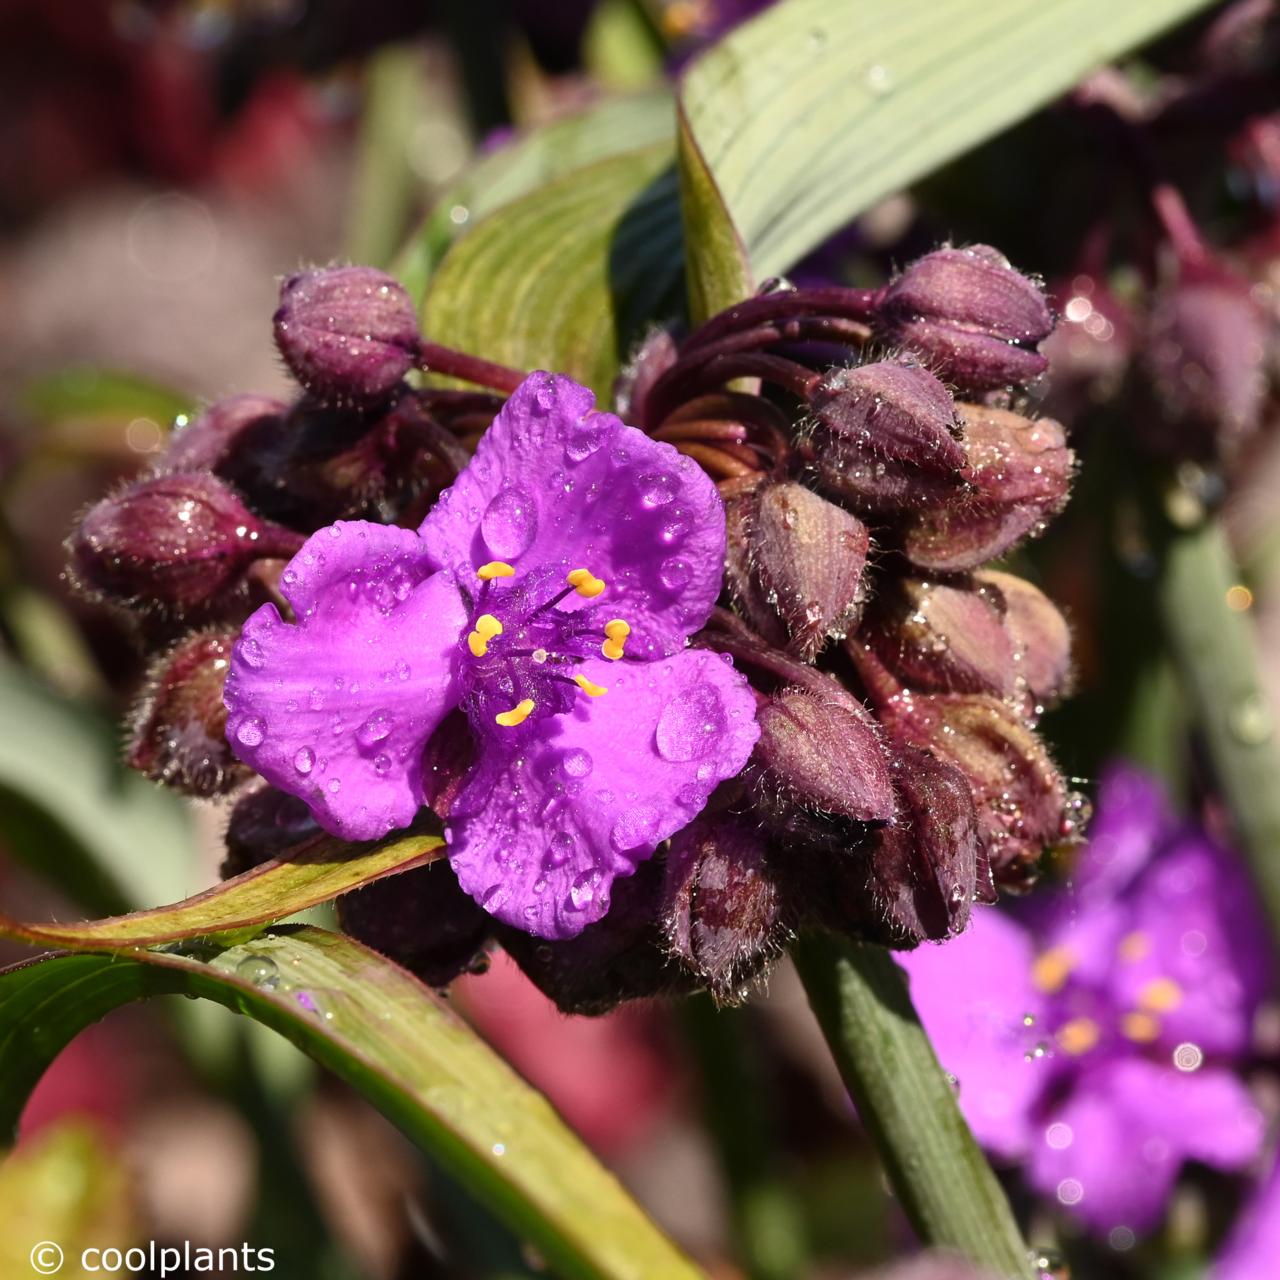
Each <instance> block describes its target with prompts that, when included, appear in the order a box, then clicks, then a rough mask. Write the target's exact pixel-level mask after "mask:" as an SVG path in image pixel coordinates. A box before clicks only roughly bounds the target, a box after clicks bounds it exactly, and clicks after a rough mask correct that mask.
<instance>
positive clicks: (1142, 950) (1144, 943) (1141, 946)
mask: <svg viewBox="0 0 1280 1280" xmlns="http://www.w3.org/2000/svg"><path fill="white" fill-rule="evenodd" d="M1150 951H1151V939H1150V938H1148V937H1147V935H1146V934H1145V933H1143V932H1142V931H1141V930H1140V929H1135V930H1134V931H1133V932H1132V933H1126V934H1125V935H1124V937H1123V938H1121V939H1120V945H1119V946H1118V947H1116V954H1117V955H1118V956H1119V957H1120V959H1121V960H1123V961H1124V962H1125V964H1137V963H1138V961H1139V960H1145V959H1146V957H1147V955H1148V954H1149V953H1150Z"/></svg>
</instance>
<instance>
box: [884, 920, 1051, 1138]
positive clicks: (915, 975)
mask: <svg viewBox="0 0 1280 1280" xmlns="http://www.w3.org/2000/svg"><path fill="white" fill-rule="evenodd" d="M898 961H899V963H900V964H901V965H902V967H903V968H904V969H906V971H907V973H908V974H909V975H910V978H911V998H912V1000H913V1001H914V1002H915V1006H916V1009H917V1010H918V1011H919V1014H920V1019H921V1021H922V1022H923V1023H924V1026H925V1029H926V1030H927V1031H928V1033H929V1037H930V1039H931V1040H932V1041H933V1044H934V1048H935V1049H936V1050H937V1053H938V1058H939V1060H940V1061H941V1063H942V1066H943V1068H944V1069H945V1070H947V1071H949V1072H951V1074H952V1075H954V1076H955V1078H956V1079H957V1080H958V1081H959V1082H960V1109H961V1110H962V1111H963V1112H964V1115H965V1119H966V1120H968V1122H969V1126H970V1128H972V1129H973V1132H974V1134H975V1136H976V1137H977V1139H978V1141H979V1142H981V1143H982V1145H983V1146H985V1147H987V1148H988V1149H989V1150H991V1151H993V1152H995V1153H996V1154H997V1155H1000V1156H1003V1157H1005V1158H1006V1159H1018V1158H1020V1157H1021V1156H1022V1155H1024V1154H1025V1152H1026V1150H1027V1147H1028V1145H1029V1143H1030V1140H1031V1134H1032V1112H1033V1109H1034V1108H1035V1106H1036V1103H1037V1101H1038V1100H1039V1098H1040V1095H1041V1093H1042V1092H1043V1090H1044V1088H1045V1086H1046V1084H1047V1083H1048V1080H1049V1075H1050V1069H1051V1064H1050V1061H1049V1060H1048V1059H1047V1058H1043V1057H1036V1056H1035V1055H1034V1053H1033V1050H1034V1048H1035V1045H1036V1044H1037V1042H1038V1041H1039V1040H1040V1039H1041V1038H1042V1036H1043V1034H1044V1032H1043V1030H1042V1029H1041V1024H1042V1023H1043V1021H1044V1009H1045V998H1044V996H1043V995H1041V993H1040V992H1039V991H1037V990H1036V989H1035V987H1034V986H1033V985H1032V983H1031V979H1030V972H1031V961H1032V945H1031V939H1030V938H1029V937H1028V935H1027V934H1026V932H1025V931H1024V930H1023V929H1022V928H1021V927H1020V926H1019V925H1017V924H1016V923H1014V921H1012V920H1010V919H1009V918H1008V917H1007V916H1004V915H1001V914H1000V913H999V912H998V911H993V910H988V909H985V908H978V909H976V910H975V911H974V913H973V920H972V923H971V924H970V926H969V928H968V929H967V930H966V931H965V932H964V933H962V934H960V935H959V936H958V937H956V938H952V939H951V941H949V942H946V943H942V944H941V945H938V946H923V947H920V948H919V949H918V950H915V951H912V952H908V953H906V954H904V955H901V956H899V957H898ZM1027 1018H1030V1019H1031V1024H1030V1025H1028V1023H1027ZM1029 1053H1030V1054H1032V1056H1031V1059H1030V1061H1028V1056H1027V1055H1028V1054H1029Z"/></svg>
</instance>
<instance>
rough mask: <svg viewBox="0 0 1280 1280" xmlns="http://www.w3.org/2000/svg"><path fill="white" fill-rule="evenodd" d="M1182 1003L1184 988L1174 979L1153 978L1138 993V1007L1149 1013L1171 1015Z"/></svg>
mask: <svg viewBox="0 0 1280 1280" xmlns="http://www.w3.org/2000/svg"><path fill="white" fill-rule="evenodd" d="M1181 1003H1182V988H1181V987H1180V986H1178V984H1177V983H1176V982H1175V981H1174V980H1173V979H1172V978H1153V979H1152V980H1151V981H1150V982H1148V983H1147V985H1146V986H1145V987H1143V988H1142V990H1141V991H1139V992H1138V1007H1139V1008H1140V1009H1146V1010H1147V1011H1148V1012H1149V1013H1169V1012H1170V1011H1171V1010H1173V1009H1176V1008H1177V1007H1178V1006H1179V1005H1180V1004H1181Z"/></svg>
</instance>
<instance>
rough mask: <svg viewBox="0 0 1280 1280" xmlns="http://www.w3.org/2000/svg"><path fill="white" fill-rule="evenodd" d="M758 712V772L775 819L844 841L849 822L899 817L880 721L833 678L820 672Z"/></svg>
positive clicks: (784, 825)
mask: <svg viewBox="0 0 1280 1280" xmlns="http://www.w3.org/2000/svg"><path fill="white" fill-rule="evenodd" d="M819 682H820V683H819ZM756 718H757V722H758V724H759V726H760V740H759V742H758V743H757V744H756V750H755V755H754V757H753V760H754V771H755V772H756V774H757V776H758V779H759V791H760V803H761V806H762V808H763V810H764V812H765V813H767V814H768V815H769V817H770V818H771V820H772V821H773V822H774V823H775V825H777V826H779V827H780V828H781V829H783V830H787V831H793V832H796V833H802V834H806V835H808V836H810V837H812V838H815V839H817V838H819V837H820V835H821V834H822V833H823V832H826V833H827V834H828V835H830V836H831V837H832V838H833V839H834V840H835V841H836V842H837V843H840V844H843V843H846V842H847V840H848V838H849V834H850V825H851V824H857V825H858V826H861V825H863V824H866V823H871V822H885V821H887V820H888V819H889V818H891V817H892V816H893V812H894V801H893V786H892V783H891V781H890V776H889V764H888V761H887V759H886V758H885V754H884V750H883V747H882V745H881V741H880V734H879V726H878V725H877V723H876V720H875V718H874V717H873V716H872V715H871V713H870V712H869V711H868V710H867V709H866V707H864V706H863V705H862V703H861V702H859V701H858V700H857V699H856V698H855V697H853V696H852V695H851V694H850V693H848V692H847V691H846V690H845V689H844V688H843V687H842V686H841V685H840V684H838V683H837V682H836V681H835V680H833V679H831V678H830V677H825V676H817V675H816V674H815V676H814V678H813V680H812V681H811V683H810V686H809V687H807V688H798V687H790V688H784V689H781V690H780V691H779V692H777V693H775V694H774V695H773V696H772V697H770V698H769V700H768V701H767V702H765V703H764V704H763V705H762V706H761V707H760V709H759V711H758V712H757V717H756Z"/></svg>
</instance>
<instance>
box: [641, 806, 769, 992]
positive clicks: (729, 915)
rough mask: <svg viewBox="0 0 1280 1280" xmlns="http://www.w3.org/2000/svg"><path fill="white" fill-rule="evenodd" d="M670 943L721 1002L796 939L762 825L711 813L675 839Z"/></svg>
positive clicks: (667, 894)
mask: <svg viewBox="0 0 1280 1280" xmlns="http://www.w3.org/2000/svg"><path fill="white" fill-rule="evenodd" d="M664 914H665V918H664V922H663V925H664V929H665V932H666V939H667V945H668V946H669V948H670V949H671V953H672V955H674V956H675V957H676V958H677V959H678V960H679V961H680V963H681V964H682V965H683V966H684V967H685V968H686V969H687V970H688V971H689V972H690V973H692V974H693V975H694V976H695V977H696V978H697V979H698V983H699V985H701V986H705V987H706V988H707V989H708V990H709V991H710V992H711V994H712V995H713V996H714V997H715V999H716V1000H717V1002H719V1003H722V1004H732V1003H736V1002H738V1001H741V1000H742V999H744V998H745V996H746V994H747V993H746V990H745V987H746V984H747V983H749V982H750V981H751V980H752V979H753V978H755V977H756V976H758V975H759V974H760V972H761V971H762V970H763V969H764V968H765V967H766V966H768V965H769V964H770V963H771V962H772V961H773V960H775V959H776V958H777V957H778V955H779V954H780V953H781V950H782V946H783V943H784V942H785V941H786V939H787V938H788V937H789V935H790V929H789V927H788V923H787V912H786V906H785V902H784V894H783V891H782V888H781V886H780V885H779V883H778V880H777V877H776V875H775V874H774V871H773V869H772V867H771V865H770V857H769V847H768V843H767V841H766V840H765V838H764V837H763V835H762V834H761V832H760V830H759V828H758V827H757V826H756V825H755V823H754V822H752V821H749V820H748V819H746V818H742V817H736V816H734V815H732V814H728V813H717V814H703V815H701V816H700V817H699V818H697V819H695V820H694V822H693V823H691V824H690V825H689V826H687V827H686V828H685V829H684V830H683V831H681V832H679V833H678V834H677V835H676V836H674V837H673V838H672V841H671V849H670V852H669V853H668V854H667V864H666V887H665V891H664Z"/></svg>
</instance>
